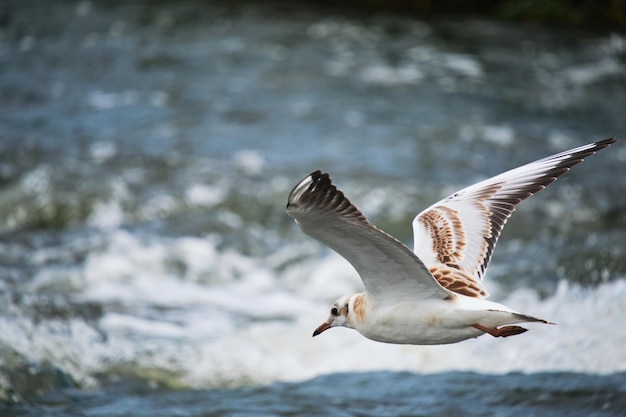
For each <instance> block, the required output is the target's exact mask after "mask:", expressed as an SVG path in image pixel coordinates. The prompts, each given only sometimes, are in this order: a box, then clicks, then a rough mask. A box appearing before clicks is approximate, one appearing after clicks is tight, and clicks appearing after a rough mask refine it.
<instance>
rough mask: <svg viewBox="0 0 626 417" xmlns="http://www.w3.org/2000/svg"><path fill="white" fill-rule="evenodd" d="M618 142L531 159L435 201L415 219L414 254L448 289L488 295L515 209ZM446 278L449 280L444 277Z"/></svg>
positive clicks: (588, 146) (611, 139)
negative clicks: (489, 273)
mask: <svg viewBox="0 0 626 417" xmlns="http://www.w3.org/2000/svg"><path fill="white" fill-rule="evenodd" d="M613 142H615V139H614V138H610V139H605V140H602V141H599V142H596V143H592V144H589V145H585V146H581V147H578V148H575V149H572V150H569V151H565V152H561V153H558V154H556V155H552V156H549V157H547V158H543V159H540V160H538V161H535V162H531V163H529V164H526V165H523V166H521V167H519V168H516V169H513V170H510V171H507V172H505V173H503V174H500V175H497V176H495V177H493V178H489V179H487V180H485V181H482V182H479V183H477V184H475V185H472V186H470V187H467V188H464V189H463V190H461V191H458V192H456V193H454V194H452V195H451V196H449V197H447V198H445V199H443V200H441V201H440V202H438V203H436V204H433V205H432V206H431V207H429V208H427V209H426V210H424V211H423V212H421V213H420V214H418V215H417V216H416V217H415V219H414V220H413V234H414V252H415V253H416V254H417V256H418V257H419V258H420V259H421V260H422V261H423V262H424V263H425V264H426V265H428V266H429V268H430V270H431V272H432V273H433V275H434V276H435V277H436V278H438V281H439V282H440V283H441V284H442V285H443V286H445V287H446V288H448V289H450V290H452V291H455V292H457V293H462V294H465V295H470V296H474V297H485V296H486V295H487V292H486V291H484V288H482V285H481V281H482V278H483V275H484V274H485V270H486V269H487V266H488V265H489V260H490V259H491V255H492V253H493V249H494V247H495V245H496V242H497V241H498V237H499V236H500V232H502V228H503V227H504V224H505V223H506V221H507V220H508V218H509V217H510V216H511V213H513V211H514V210H515V207H516V206H517V205H518V204H519V203H521V202H522V201H523V200H525V199H527V198H528V197H530V196H531V195H533V194H535V193H536V192H538V191H541V190H543V189H544V188H545V187H546V186H548V185H549V184H550V183H552V182H554V181H555V180H556V179H557V177H558V176H559V175H561V174H563V173H565V172H567V171H568V170H569V169H570V168H571V167H572V166H574V165H576V164H578V163H580V162H582V161H583V159H584V158H586V157H588V156H590V155H593V154H594V153H595V152H597V151H599V150H601V149H604V148H606V147H607V146H609V145H611V144H612V143H613ZM444 272H445V273H444ZM443 276H445V277H446V279H447V281H445V282H444V281H443V280H442V279H439V278H440V277H443ZM455 276H457V278H458V279H455ZM463 280H465V281H466V282H467V285H464V284H463V283H462V281H463ZM448 282H449V283H453V284H454V285H456V286H457V288H454V285H452V284H450V285H447V284H448Z"/></svg>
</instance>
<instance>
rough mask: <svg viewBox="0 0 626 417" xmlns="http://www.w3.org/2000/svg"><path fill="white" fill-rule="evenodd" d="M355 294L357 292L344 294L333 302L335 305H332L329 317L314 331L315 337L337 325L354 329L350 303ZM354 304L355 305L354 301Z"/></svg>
mask: <svg viewBox="0 0 626 417" xmlns="http://www.w3.org/2000/svg"><path fill="white" fill-rule="evenodd" d="M354 295H355V294H350V295H344V296H343V297H341V298H339V299H338V300H337V301H335V302H334V303H333V305H332V306H331V307H330V316H328V319H327V320H326V321H325V322H324V323H322V324H321V325H320V326H319V327H318V328H317V329H315V331H314V332H313V337H315V336H317V335H318V334H320V333H322V332H325V331H326V330H328V329H330V328H331V327H336V326H343V327H349V328H351V329H354V326H353V325H352V320H351V313H352V311H351V307H352V306H351V305H350V304H351V303H350V301H351V299H352V297H353V296H354ZM352 305H354V303H352Z"/></svg>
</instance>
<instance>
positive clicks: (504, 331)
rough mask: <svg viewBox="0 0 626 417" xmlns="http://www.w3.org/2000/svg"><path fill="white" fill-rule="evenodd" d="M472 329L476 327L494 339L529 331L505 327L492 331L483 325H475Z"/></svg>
mask: <svg viewBox="0 0 626 417" xmlns="http://www.w3.org/2000/svg"><path fill="white" fill-rule="evenodd" d="M472 327H475V328H476V329H478V330H482V331H483V332H485V333H489V334H490V335H492V336H493V337H509V336H515V335H516V334H521V333H524V332H526V331H528V329H525V328H523V327H520V326H504V327H499V328H495V329H490V328H489V327H485V326H483V325H481V324H475V325H474V326H472Z"/></svg>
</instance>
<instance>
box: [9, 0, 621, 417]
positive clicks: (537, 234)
mask: <svg viewBox="0 0 626 417" xmlns="http://www.w3.org/2000/svg"><path fill="white" fill-rule="evenodd" d="M0 95H1V101H0V109H1V111H0V126H1V127H2V129H1V133H0V399H1V401H0V413H1V414H2V415H3V416H4V415H6V416H42V415H51V416H52V415H64V416H73V415H76V416H127V415H137V416H143V415H145V416H156V415H163V416H166V415H167V416H171V415H176V416H183V417H187V416H214V415H224V416H226V415H238V416H246V415H250V416H253V415H254V416H260V415H266V416H287V415H290V416H291V415H345V416H353V415H354V416H370V415H371V416H409V415H413V416H418V415H419V416H426V415H470V416H485V415H495V416H531V415H541V416H566V415H584V416H591V415H594V416H619V415H626V400H625V398H626V349H624V346H626V326H624V325H623V317H624V299H626V245H625V243H624V241H625V239H624V238H625V232H626V214H625V213H626V178H625V177H624V164H625V163H626V146H625V145H624V144H623V143H622V142H620V141H618V142H617V143H616V144H614V145H613V146H612V147H610V148H609V149H607V150H604V151H602V152H601V153H599V154H598V155H595V156H593V157H590V158H589V160H588V161H585V162H584V163H583V164H582V165H580V166H576V167H575V168H574V169H573V170H572V171H571V172H570V173H568V174H566V175H564V176H563V177H562V178H561V179H560V180H559V181H557V182H556V183H555V184H554V185H552V186H550V188H549V189H548V190H547V191H545V192H542V193H541V194H540V195H539V196H536V197H533V198H532V199H530V200H529V201H528V202H525V203H524V204H523V205H522V206H521V207H520V208H519V209H518V211H517V212H516V213H515V214H514V216H513V218H512V220H511V221H510V222H509V224H508V225H507V227H506V228H505V231H504V233H503V235H502V237H501V240H500V243H499V245H498V248H497V250H496V251H495V255H494V257H493V260H492V264H491V266H490V268H489V271H488V273H487V277H486V279H487V287H488V288H489V290H490V292H491V293H492V297H493V298H494V299H495V300H497V301H501V302H503V303H505V304H507V305H509V306H510V307H512V308H515V309H516V310H520V311H523V312H525V313H528V314H531V315H534V316H538V317H543V318H546V319H548V320H550V321H553V322H556V323H557V326H546V325H531V326H529V327H530V331H529V332H528V333H526V334H524V335H521V336H516V337H512V338H507V339H503V340H499V339H494V338H491V337H487V336H485V337H481V338H478V339H475V340H470V341H466V342H463V343H460V344H456V345H449V346H428V347H419V346H394V345H386V344H381V343H376V342H373V341H369V340H367V339H364V338H363V337H361V336H360V335H358V334H357V333H356V332H354V331H350V330H347V329H336V330H333V331H330V332H327V333H324V334H323V335H321V336H319V337H317V338H315V339H311V333H312V331H313V329H314V328H315V327H316V326H317V325H319V323H320V322H321V321H322V320H324V319H325V317H326V315H327V309H328V307H329V304H330V302H332V301H333V300H334V299H335V298H337V297H338V296H340V295H343V294H345V293H348V292H353V291H358V290H359V289H360V281H359V279H358V277H357V276H356V275H355V272H354V271H353V270H352V269H351V267H350V266H349V265H348V264H347V263H346V262H345V261H344V260H343V259H341V258H340V257H339V256H337V255H335V254H334V253H332V252H330V251H329V250H328V249H326V248H324V247H322V245H320V244H318V243H317V242H315V241H313V240H312V239H310V238H308V237H307V236H304V235H302V234H301V233H300V231H299V230H298V228H297V226H296V225H295V224H294V223H293V222H292V221H291V219H290V218H289V217H288V216H287V215H286V213H285V211H284V206H285V204H286V196H287V194H288V192H289V190H290V189H291V187H292V186H293V185H294V184H295V183H296V182H297V181H298V180H300V179H301V178H302V177H304V176H305V175H307V174H308V173H310V172H311V171H313V170H315V169H318V168H319V169H323V170H325V171H328V172H330V173H331V174H332V176H333V179H334V181H335V182H336V183H337V184H338V186H339V187H340V188H341V189H342V190H343V191H344V192H345V193H346V194H347V195H348V197H349V198H350V199H351V200H352V201H353V202H354V203H355V204H356V205H357V206H358V207H359V208H361V209H362V211H363V212H364V213H365V214H366V215H367V216H368V217H369V218H370V220H371V221H372V222H373V223H375V224H377V225H378V226H379V227H381V228H382V229H384V230H386V231H388V232H390V233H391V234H393V235H394V236H396V237H398V238H399V239H401V240H402V241H404V242H407V243H410V242H411V240H412V238H411V228H410V222H411V220H412V218H413V216H414V215H415V214H416V213H418V212H419V211H420V210H421V209H423V208H424V207H426V206H427V205H429V204H431V203H432V202H434V201H436V200H437V199H439V198H441V197H444V196H445V195H448V194H449V193H451V192H453V191H455V190H457V189H459V188H461V187H463V186H465V185H468V184H470V183H473V182H474V181H478V180H480V179H483V178H486V177H487V176H490V175H494V174H497V173H499V172H502V171H504V170H506V169H509V168H514V167H516V166H518V165H521V164H523V163H525V162H529V161H531V160H534V159H538V158H540V157H544V156H547V155H549V154H551V153H555V152H558V151H561V150H564V149H567V148H570V147H575V146H578V145H582V144H584V143H588V142H591V141H595V140H600V139H604V138H607V137H611V136H617V137H618V138H619V137H621V136H623V135H624V132H626V117H624V114H626V32H623V31H622V32H620V31H610V30H602V31H591V30H581V29H573V28H550V27H534V26H525V25H520V24H514V23H507V22H494V21H487V20H479V19H469V18H454V19H437V20H429V21H421V20H417V19H415V18H410V17H403V16H398V15H384V14H375V15H372V14H365V13H361V12H358V11H354V10H352V11H346V10H338V9H320V8H313V7H311V6H307V5H302V4H295V3H286V4H285V3H282V4H281V3H277V4H272V3H263V4H256V3H246V2H231V3H230V4H227V5H225V4H223V3H222V2H210V1H209V2H207V1H203V2H200V1H182V2H178V1H177V2H175V1H159V2H142V3H139V2H136V3H134V2H113V3H109V2H90V1H79V2H70V1H58V2H46V1H18V0H14V1H10V0H7V1H4V2H3V3H2V5H0Z"/></svg>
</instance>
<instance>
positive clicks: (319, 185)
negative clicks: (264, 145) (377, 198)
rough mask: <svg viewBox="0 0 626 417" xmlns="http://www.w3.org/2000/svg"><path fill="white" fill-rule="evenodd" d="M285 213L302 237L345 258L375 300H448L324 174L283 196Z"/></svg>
mask: <svg viewBox="0 0 626 417" xmlns="http://www.w3.org/2000/svg"><path fill="white" fill-rule="evenodd" d="M287 213H288V214H289V215H290V216H291V217H293V218H294V219H295V221H296V223H297V224H298V225H299V226H300V229H302V231H303V232H304V233H306V234H307V235H309V236H312V237H314V238H315V239H317V240H319V241H320V242H322V243H324V244H325V245H327V246H328V247H330V248H332V249H334V250H335V251H336V252H337V253H339V254H340V255H342V256H343V257H344V258H346V260H348V262H350V263H351V264H352V266H353V267H354V268H355V269H356V270H357V272H358V273H359V275H360V276H361V279H362V280H363V285H364V286H365V289H366V291H367V292H368V294H369V295H370V296H371V297H372V298H374V299H376V300H377V301H379V302H382V303H385V302H386V301H387V300H388V302H389V303H396V302H397V301H398V300H402V299H411V300H415V299H420V298H421V299H426V298H440V299H445V298H450V297H451V296H452V293H450V292H449V291H447V290H446V289H444V288H443V287H442V286H441V285H439V283H438V282H437V281H436V280H435V279H434V277H433V276H432V274H431V273H430V271H429V270H428V269H427V268H426V266H425V265H424V264H423V263H422V261H420V259H419V258H418V257H417V256H416V255H415V253H413V252H412V251H411V250H410V249H409V248H408V247H406V245H404V244H403V243H401V242H400V241H398V240H396V239H395V238H393V237H392V236H390V235H388V234H387V233H385V232H383V231H382V230H380V229H378V228H376V227H375V226H374V225H372V224H371V223H370V222H369V221H368V220H367V219H366V218H365V216H363V214H362V213H361V212H360V211H359V210H358V209H357V208H356V207H355V206H354V205H352V203H350V201H349V200H348V199H347V198H346V197H345V196H344V195H343V193H342V192H341V191H339V190H337V188H336V187H335V186H334V185H333V184H332V182H331V179H330V177H329V175H328V174H323V173H321V172H320V171H316V172H314V173H312V174H311V175H309V176H307V177H306V178H304V179H303V180H302V181H300V183H298V184H297V185H296V186H295V187H294V188H293V190H292V191H291V193H290V194H289V198H288V203H287Z"/></svg>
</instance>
